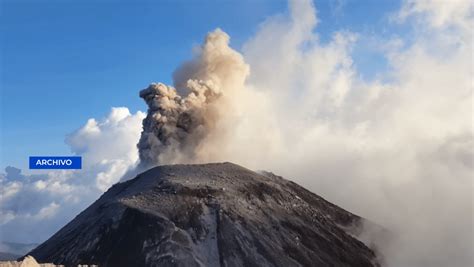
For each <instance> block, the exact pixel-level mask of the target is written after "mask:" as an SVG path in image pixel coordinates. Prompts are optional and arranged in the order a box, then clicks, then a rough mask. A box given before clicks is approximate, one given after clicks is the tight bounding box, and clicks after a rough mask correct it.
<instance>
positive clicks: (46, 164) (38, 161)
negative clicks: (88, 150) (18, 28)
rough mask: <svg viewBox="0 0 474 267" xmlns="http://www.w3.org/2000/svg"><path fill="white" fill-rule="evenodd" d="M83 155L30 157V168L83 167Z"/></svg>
mask: <svg viewBox="0 0 474 267" xmlns="http://www.w3.org/2000/svg"><path fill="white" fill-rule="evenodd" d="M81 168H82V158H81V157H77V156H74V157H30V169H68V170H70V169H81Z"/></svg>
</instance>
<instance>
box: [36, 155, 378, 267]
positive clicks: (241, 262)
mask: <svg viewBox="0 0 474 267" xmlns="http://www.w3.org/2000/svg"><path fill="white" fill-rule="evenodd" d="M362 220H363V219H362V218H360V217H358V216H356V215H354V214H352V213H350V212H347V211H345V210H343V209H341V208H339V207H337V206H335V205H333V204H331V203H329V202H327V201H325V200H324V199H323V198H321V197H319V196H317V195H315V194H313V193H311V192H309V191H307V190H305V189H304V188H302V187H301V186H298V185H297V184H295V183H293V182H290V181H288V180H285V179H283V178H281V177H278V176H275V175H273V174H271V173H263V174H259V173H256V172H253V171H250V170H248V169H245V168H243V167H240V166H238V165H235V164H232V163H215V164H204V165H171V166H160V167H155V168H153V169H150V170H148V171H146V172H144V173H142V174H140V175H138V176H137V177H136V178H134V179H132V180H129V181H126V182H122V183H118V184H116V185H114V186H113V187H111V188H110V189H109V190H108V191H107V192H106V193H104V194H103V195H102V196H101V197H100V198H99V199H98V200H97V201H96V202H95V203H93V204H92V205H91V206H90V207H88V208H87V209H86V210H84V211H83V212H82V213H80V214H79V215H78V216H77V217H76V218H75V219H74V220H72V221H71V222H70V223H68V224H67V225H66V226H65V227H63V228H62V229H61V230H60V231H58V232H57V233H56V234H55V235H53V236H52V237H51V238H50V239H49V240H47V241H46V242H44V243H43V244H41V245H40V246H38V247H37V248H36V249H34V250H33V251H31V252H30V253H29V255H32V256H34V257H35V258H36V259H37V260H38V262H54V263H55V264H64V265H66V266H76V265H77V264H81V263H82V264H98V265H99V266H114V267H117V266H118V267H120V266H378V264H377V263H376V261H375V255H374V252H373V251H372V250H370V249H369V248H368V247H366V246H365V245H364V244H363V243H362V242H360V241H359V240H357V239H356V238H354V237H353V236H352V235H351V234H350V233H348V232H347V229H350V228H351V227H353V226H355V225H358V224H360V223H361V222H362Z"/></svg>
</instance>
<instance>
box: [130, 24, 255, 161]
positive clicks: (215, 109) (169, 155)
mask: <svg viewBox="0 0 474 267" xmlns="http://www.w3.org/2000/svg"><path fill="white" fill-rule="evenodd" d="M228 44H229V36H228V35H227V34H226V33H224V32H223V31H221V30H220V29H217V30H215V31H214V32H211V33H209V34H208V35H207V37H206V39H205V42H204V44H203V46H202V47H201V48H200V50H199V51H198V53H197V55H196V57H195V58H194V59H193V60H191V61H189V62H186V63H184V64H183V65H182V66H181V67H180V68H178V69H177V70H176V71H175V73H174V84H175V87H171V86H167V85H165V84H162V83H158V84H151V85H150V86H148V88H146V89H144V90H142V91H140V97H141V98H143V99H144V100H145V102H146V104H147V105H148V115H147V117H146V118H145V120H144V121H143V132H142V135H141V138H140V141H139V143H138V148H139V155H140V161H141V163H142V165H144V166H147V165H156V164H169V163H178V162H179V163H182V162H196V161H198V159H200V160H205V159H206V158H207V155H206V151H205V146H204V145H203V142H205V140H206V138H208V137H209V135H210V133H211V132H212V131H214V130H216V124H217V122H218V120H219V119H222V112H223V108H225V107H224V106H223V105H225V103H228V102H229V101H226V98H229V97H231V96H232V94H233V92H232V91H233V90H238V89H239V88H241V87H242V86H243V83H244V80H245V78H246V76H247V75H248V72H249V68H248V66H247V65H246V64H245V63H244V61H243V58H242V56H241V55H240V54H239V53H237V52H236V51H234V50H232V49H231V48H230V47H229V46H228ZM180 92H181V94H180Z"/></svg>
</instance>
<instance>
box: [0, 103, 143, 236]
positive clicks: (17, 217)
mask: <svg viewBox="0 0 474 267" xmlns="http://www.w3.org/2000/svg"><path fill="white" fill-rule="evenodd" d="M143 118H144V114H143V113H142V112H137V113H136V114H130V112H129V110H128V109H127V108H112V110H111V112H110V114H109V115H108V116H107V117H106V118H104V119H102V120H99V121H98V120H95V119H89V120H88V121H87V123H86V124H85V125H84V126H83V127H81V128H80V129H78V130H77V131H75V132H74V133H72V134H70V135H68V136H67V138H66V143H67V144H68V145H69V146H70V147H71V150H72V152H73V153H74V154H76V155H80V156H82V159H83V166H82V167H83V168H82V169H81V170H73V171H71V170H55V171H50V172H47V173H43V174H40V175H23V174H22V173H21V171H20V170H19V169H16V168H13V167H8V168H7V169H6V174H0V193H1V195H2V197H1V198H0V210H1V211H2V212H1V213H0V224H1V231H2V232H1V240H3V241H18V242H26V243H28V242H38V241H41V240H45V239H46V238H48V237H49V236H50V235H52V234H53V233H54V232H55V231H57V230H58V229H59V227H61V226H63V225H64V224H65V223H67V222H68V221H69V220H70V219H72V218H73V217H74V216H75V215H77V214H78V213H79V212H80V211H81V210H82V209H84V208H85V207H87V205H89V204H90V203H92V202H93V201H94V200H96V199H97V198H98V197H99V196H100V194H101V193H102V192H104V191H105V190H107V189H108V188H109V187H110V186H111V185H112V184H114V183H116V182H117V181H118V180H119V179H120V178H121V177H122V175H123V174H124V173H125V172H126V171H127V170H128V169H130V168H133V167H134V166H135V165H136V163H137V160H138V152H137V148H136V144H137V142H138V138H139V136H140V132H141V121H142V120H143Z"/></svg>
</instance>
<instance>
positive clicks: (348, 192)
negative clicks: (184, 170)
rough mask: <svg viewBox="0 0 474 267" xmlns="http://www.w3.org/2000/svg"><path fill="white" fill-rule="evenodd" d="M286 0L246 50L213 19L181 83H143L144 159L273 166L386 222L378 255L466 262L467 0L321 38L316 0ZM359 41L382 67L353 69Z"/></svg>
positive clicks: (469, 220)
mask: <svg viewBox="0 0 474 267" xmlns="http://www.w3.org/2000/svg"><path fill="white" fill-rule="evenodd" d="M289 9H290V10H289V12H288V14H280V15H277V16H275V17H270V18H268V19H267V20H266V21H265V22H263V23H262V25H261V26H260V27H259V29H258V31H257V33H256V34H255V35H254V36H253V37H252V38H251V39H250V40H248V41H247V42H246V43H245V44H244V45H243V48H242V54H243V56H241V55H240V54H239V53H237V52H236V51H234V50H232V49H231V48H230V47H229V46H228V41H229V38H228V36H227V35H226V34H225V33H223V32H222V31H220V30H217V31H215V32H212V33H210V34H209V35H208V37H207V38H206V40H205V42H204V45H203V46H202V47H201V48H200V49H199V51H198V52H197V54H196V56H195V58H194V59H193V60H192V61H190V62H187V63H185V64H183V65H182V66H181V67H179V68H178V70H177V71H176V72H175V74H174V86H175V88H176V89H174V88H172V87H169V86H165V85H163V84H156V85H151V86H150V87H149V88H147V89H145V90H143V91H142V92H141V94H140V95H141V96H142V97H143V98H144V99H145V101H146V102H147V104H148V106H149V111H148V115H147V118H146V119H145V120H144V124H143V126H144V127H143V128H144V129H143V133H142V136H141V139H140V143H139V150H140V152H139V153H140V159H141V161H142V164H145V165H148V166H150V165H156V164H168V163H191V162H194V163H196V162H211V161H232V162H235V163H237V164H241V165H243V166H246V167H248V168H252V169H257V170H258V169H264V170H270V171H273V172H275V173H278V174H281V175H283V176H285V177H288V178H291V179H295V180H296V181H297V182H299V183H300V184H302V185H304V186H305V187H307V188H309V189H310V190H312V191H313V192H315V193H318V194H321V195H323V196H324V197H326V198H327V199H328V200H330V201H332V202H334V203H336V204H338V205H341V206H343V207H345V208H347V209H349V210H351V211H353V212H355V213H358V214H360V215H362V216H363V217H366V218H369V219H371V220H373V221H375V222H377V223H378V224H380V225H383V226H384V227H386V228H387V229H389V231H390V232H391V233H392V239H391V240H390V242H385V241H386V240H385V241H384V242H381V241H380V240H376V242H378V243H377V245H378V249H379V251H380V252H381V254H382V255H383V257H384V263H385V265H386V266H390V267H399V266H417V267H418V266H432V267H444V266H456V267H465V266H472V265H473V255H474V253H473V252H474V251H473V238H472V236H473V229H472V225H473V213H472V208H473V207H472V199H473V191H474V187H473V178H472V174H473V171H474V169H473V167H474V164H473V158H474V153H473V147H474V141H473V120H472V115H473V113H472V100H473V98H472V86H473V84H472V77H473V66H472V23H473V11H474V8H473V3H472V1H469V0H457V1H431V0H407V1H404V2H403V5H402V8H401V10H399V11H398V12H395V13H393V14H391V15H390V22H387V23H404V24H406V25H408V27H409V28H410V29H411V30H410V33H409V34H408V33H405V34H394V35H392V36H390V37H385V36H383V35H382V36H377V35H375V36H374V35H366V34H364V33H352V32H350V31H348V30H346V29H341V31H339V32H335V33H334V34H333V36H332V38H331V39H330V40H328V41H325V42H322V41H320V40H321V38H319V36H318V34H317V28H316V26H317V23H318V18H317V17H316V10H315V7H314V6H313V3H312V2H311V1H309V0H307V1H296V0H294V1H290V5H289ZM387 20H388V19H387ZM356 46H359V47H360V46H363V47H365V48H366V49H370V50H372V51H376V52H377V53H379V55H380V56H381V57H383V58H384V59H385V60H386V61H387V67H386V68H384V69H382V70H380V71H379V72H377V73H376V75H375V78H373V79H363V78H361V75H360V73H359V70H358V68H357V65H356V64H354V60H355V59H354V58H353V56H352V53H353V51H352V49H353V48H354V47H356ZM244 59H245V62H247V63H248V65H249V66H250V71H249V67H247V65H246V63H245V62H244ZM366 230H367V231H368V232H370V230H371V229H366Z"/></svg>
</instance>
